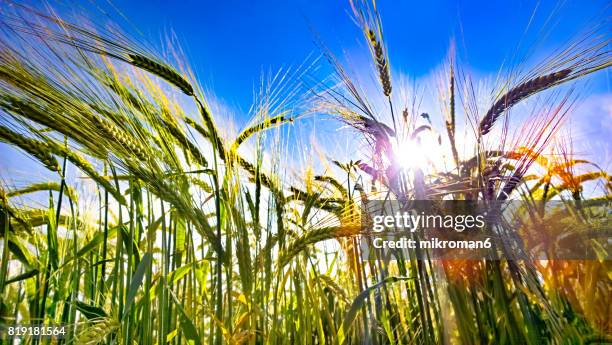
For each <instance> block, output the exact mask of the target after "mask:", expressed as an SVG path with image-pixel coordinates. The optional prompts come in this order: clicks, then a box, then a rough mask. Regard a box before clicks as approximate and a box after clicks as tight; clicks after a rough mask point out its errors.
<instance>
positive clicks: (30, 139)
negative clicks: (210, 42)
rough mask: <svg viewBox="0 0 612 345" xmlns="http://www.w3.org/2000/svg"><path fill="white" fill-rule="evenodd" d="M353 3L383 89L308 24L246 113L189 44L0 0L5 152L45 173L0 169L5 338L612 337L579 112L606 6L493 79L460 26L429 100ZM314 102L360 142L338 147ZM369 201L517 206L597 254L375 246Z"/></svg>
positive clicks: (531, 223) (599, 200) (605, 190)
mask: <svg viewBox="0 0 612 345" xmlns="http://www.w3.org/2000/svg"><path fill="white" fill-rule="evenodd" d="M105 4H106V3H105V2H104V3H103V2H101V3H100V4H98V5H99V6H105ZM608 7H609V6H608ZM347 8H348V9H349V10H350V11H349V12H350V14H347V16H351V18H352V19H353V21H354V23H355V24H357V26H358V28H359V30H360V31H361V33H360V34H361V37H356V39H359V40H360V42H361V44H362V45H361V47H362V48H363V49H364V50H363V52H364V54H366V56H367V57H368V58H369V61H368V63H369V65H367V66H364V67H362V68H361V69H362V70H364V71H366V72H365V73H366V74H368V75H370V77H371V79H372V80H373V81H374V83H373V85H370V86H365V85H363V83H362V81H360V80H359V78H356V77H355V74H354V71H353V68H354V66H353V65H351V64H350V63H349V62H347V59H345V58H344V55H342V52H339V51H333V50H332V49H330V48H329V47H328V46H327V45H326V42H324V41H323V40H320V39H318V38H317V35H316V30H313V37H314V38H313V40H314V41H315V42H316V43H315V44H316V47H317V51H316V53H315V54H313V56H311V57H308V58H306V57H303V56H299V57H296V58H297V59H303V58H306V60H305V62H304V63H303V64H301V65H297V66H295V67H290V68H284V69H280V70H279V71H278V72H276V71H274V72H272V73H264V74H263V76H261V78H260V79H257V78H259V76H250V77H253V79H257V80H258V83H257V84H256V87H255V88H254V92H253V104H252V106H251V108H250V110H249V111H248V114H249V116H250V120H249V121H248V123H246V125H244V126H242V125H240V126H239V125H237V124H236V122H233V121H232V120H231V119H229V117H228V116H227V115H226V114H224V113H222V112H219V111H217V110H216V109H215V106H214V99H213V97H209V96H208V93H209V90H207V89H205V88H204V86H203V85H205V84H201V83H200V82H199V81H198V77H197V76H196V73H194V72H193V71H192V69H191V68H190V64H189V61H188V60H187V58H186V57H185V56H186V55H185V54H184V53H183V51H182V50H181V49H180V48H179V46H178V45H175V44H173V45H169V46H168V47H167V48H168V49H165V50H164V51H157V50H155V49H151V48H150V47H148V46H147V45H146V44H144V43H142V42H141V40H137V39H134V38H133V37H134V36H132V35H131V34H130V32H131V31H130V30H129V29H127V28H118V27H116V26H113V25H109V24H108V23H107V22H104V23H97V22H95V21H89V20H87V19H86V18H87V17H85V18H83V17H82V16H79V17H74V16H70V15H65V16H64V15H59V14H58V13H57V12H55V11H54V10H53V8H52V7H51V6H42V5H41V6H36V7H31V6H30V5H24V4H21V3H19V2H12V1H7V2H3V3H2V4H0V18H1V19H0V22H1V23H2V24H1V28H0V47H1V51H0V142H1V144H0V145H1V146H0V150H3V151H6V152H11V154H14V155H18V157H20V158H19V159H20V160H21V161H24V162H28V163H27V164H30V165H31V164H34V166H35V167H36V168H35V169H31V170H28V171H27V175H28V176H27V179H26V178H25V177H23V176H16V175H10V174H6V173H5V171H6V170H4V169H6V168H8V165H9V164H8V161H7V162H2V163H0V171H1V172H2V175H0V176H2V179H1V180H0V258H1V261H0V328H2V329H3V331H2V333H0V341H1V342H2V343H5V344H91V345H93V344H158V345H159V344H167V343H168V344H177V345H180V344H193V345H200V344H201V345H206V344H210V345H213V344H338V345H340V344H512V345H523V344H530V345H531V344H533V345H537V344H608V343H612V317H611V315H612V310H611V307H610V306H611V305H612V265H611V263H612V261H610V260H611V257H610V238H611V237H610V230H611V229H612V227H611V223H610V214H611V212H610V211H611V202H612V199H611V196H612V177H611V176H610V175H609V173H608V171H607V170H606V169H607V168H606V165H605V164H602V162H601V160H600V161H592V160H590V158H585V157H587V156H588V157H593V156H595V157H597V156H598V155H602V154H603V153H601V152H598V151H596V150H597V148H596V147H595V148H593V150H595V151H593V152H591V153H588V155H586V156H581V154H584V153H585V152H576V150H575V142H574V138H573V137H572V135H571V134H572V133H571V126H568V125H567V123H568V122H570V121H581V117H580V116H581V114H578V113H576V112H575V111H574V110H575V109H576V106H577V105H578V104H579V103H580V101H581V97H582V95H583V92H586V91H585V90H587V89H586V88H585V84H584V82H588V80H589V78H591V77H592V76H594V75H601V74H604V75H605V74H607V75H609V73H610V69H609V67H610V65H611V63H612V52H611V50H610V44H611V42H610V32H609V28H610V23H609V18H604V19H603V20H601V21H598V22H594V23H593V25H592V26H591V27H589V28H586V31H583V33H581V34H580V35H578V36H577V37H575V38H571V39H568V40H567V41H566V45H565V46H561V47H557V48H558V49H557V50H555V51H554V52H552V53H551V52H548V51H546V52H543V54H539V55H537V56H539V57H541V58H539V60H538V61H536V62H535V63H533V64H530V65H527V64H523V65H521V64H517V65H512V66H500V73H499V76H498V77H497V79H496V80H494V81H493V82H490V83H489V84H485V85H487V86H491V87H490V88H489V89H488V90H484V91H483V87H482V84H479V80H478V78H477V76H475V75H474V74H473V73H472V72H471V70H470V69H469V68H467V64H466V61H465V59H463V58H462V56H463V55H462V54H461V52H460V48H459V47H460V45H455V44H451V45H450V48H449V49H448V54H447V57H446V58H445V59H444V61H441V66H442V67H441V68H439V70H438V73H437V74H436V78H434V79H432V80H431V85H427V87H429V88H431V89H432V90H435V94H436V95H437V97H435V98H434V103H435V107H436V108H435V109H423V108H422V107H420V106H419V104H420V101H419V99H420V97H421V96H420V95H419V93H418V88H415V87H412V86H411V85H410V83H405V82H403V81H402V80H400V78H398V77H397V74H396V73H395V71H396V70H395V68H391V66H392V65H391V64H393V66H394V67H395V66H398V65H401V64H402V62H401V61H392V60H391V59H390V57H389V51H392V50H393V49H394V48H393V47H392V46H387V44H386V41H385V37H384V35H383V25H384V23H385V20H384V19H385V17H384V13H380V12H379V11H378V8H377V4H376V2H368V1H359V0H354V1H351V2H348V3H347ZM385 33H386V32H385ZM319 66H327V67H328V68H329V69H330V70H331V72H330V73H329V74H328V75H327V76H325V77H321V78H319V77H318V76H319V74H318V73H315V72H313V71H315V70H316V69H317V68H319ZM483 92H484V93H486V95H487V97H484V98H483V97H482V95H481V94H482V93H483ZM225 96H228V97H229V96H231V95H225ZM517 107H520V109H521V113H522V114H523V115H524V116H518V111H514V110H515V108H517ZM434 114H441V115H440V117H441V118H439V119H437V120H436V119H432V118H433V117H434ZM435 116H437V115H435ZM315 118H322V119H324V121H322V122H320V123H318V126H329V128H334V130H335V131H337V133H339V134H338V136H342V138H345V139H346V142H347V143H345V145H346V147H345V148H343V151H344V154H342V155H340V154H337V152H338V151H339V150H338V147H336V146H337V145H335V146H334V145H332V144H330V143H331V142H332V140H333V139H336V138H326V137H325V135H323V134H320V133H318V132H317V131H318V129H316V128H315V126H312V125H311V124H310V122H309V121H311V120H312V119H315ZM517 119H520V121H518V120H517ZM440 123H441V124H442V125H441V126H440V125H439V124H440ZM299 135H301V136H302V138H297V136H299ZM608 140H609V139H608ZM305 147H309V151H308V153H307V154H305V153H304V151H303V150H305ZM301 150H302V151H301ZM299 157H302V158H304V157H306V158H305V159H302V160H300V159H298V158H299ZM604 159H605V158H604ZM604 163H605V162H604ZM24 164H25V163H24ZM28 166H29V165H28ZM26 180H27V181H28V182H27V183H20V182H21V181H26ZM372 200H393V201H394V202H397V203H399V204H400V205H404V204H408V203H410V202H412V201H415V200H427V201H429V202H438V201H443V200H444V201H447V200H456V201H479V202H485V203H489V202H491V203H492V202H494V201H495V202H510V201H511V202H514V203H516V204H517V205H519V207H520V209H521V210H522V215H523V216H524V218H523V220H522V221H521V222H520V223H516V224H514V223H513V224H510V223H504V224H502V225H499V227H500V228H499V229H500V231H501V230H508V229H506V228H504V227H514V230H517V229H518V230H517V231H518V232H519V233H521V234H531V235H533V236H535V237H537V236H539V235H541V236H544V237H545V238H546V240H547V241H550V243H549V244H550V245H553V246H555V248H557V249H558V250H562V249H563V248H566V246H567V241H570V242H574V243H575V240H573V238H577V237H572V236H580V238H582V239H584V243H586V246H587V247H588V248H586V247H584V248H583V247H581V250H584V251H585V252H589V253H594V254H593V256H591V257H588V258H587V257H585V258H573V259H571V260H569V259H563V258H559V256H555V255H553V254H551V253H550V252H547V251H545V250H541V251H540V252H538V255H539V256H538V259H535V258H534V259H533V260H512V259H509V256H508V257H499V258H493V259H484V258H478V259H471V260H467V259H435V258H433V257H431V256H430V255H432V253H430V252H429V251H427V250H426V251H425V252H417V251H416V250H407V251H399V250H391V251H390V252H389V253H390V254H389V255H388V256H385V255H382V254H380V253H379V254H375V257H373V258H372V257H368V258H366V257H364V255H363V253H362V250H363V247H362V246H361V245H360V244H361V243H362V240H363V238H364V237H366V236H367V234H366V233H364V229H363V226H364V221H365V222H367V221H369V220H368V214H367V212H365V211H364V207H363V206H364V205H365V204H367V203H368V202H370V201H372ZM547 205H549V206H551V207H548V208H547ZM552 205H554V207H552ZM536 228H537V229H538V232H533V231H531V232H530V229H536ZM502 238H503V237H502ZM568 238H569V240H568ZM523 240H524V241H530V240H534V241H535V240H536V239H531V237H529V238H528V236H527V235H525V238H524V239H523ZM508 241H510V240H508ZM564 241H565V242H564ZM564 243H565V244H564ZM581 243H582V242H581ZM498 245H499V246H500V247H502V250H509V251H512V250H515V249H508V248H505V247H504V242H502V243H498ZM390 257H392V259H391V258H390ZM12 325H29V326H32V325H45V326H47V325H48V326H52V327H55V326H58V325H61V326H62V327H63V328H62V329H63V330H64V331H63V332H65V333H64V334H62V336H61V337H36V336H33V335H26V336H17V335H15V334H14V333H9V332H8V331H7V330H8V327H10V326H12Z"/></svg>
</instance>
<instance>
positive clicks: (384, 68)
mask: <svg viewBox="0 0 612 345" xmlns="http://www.w3.org/2000/svg"><path fill="white" fill-rule="evenodd" d="M368 38H369V40H370V45H371V48H372V52H373V53H374V60H375V61H376V68H377V69H378V77H379V78H380V82H381V84H382V88H383V93H384V94H385V96H387V97H389V95H391V74H390V73H389V65H388V64H387V59H386V58H385V51H384V49H383V47H382V44H380V42H379V41H378V38H377V37H376V34H375V33H374V31H372V30H368Z"/></svg>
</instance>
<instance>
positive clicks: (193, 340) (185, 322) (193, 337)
mask: <svg viewBox="0 0 612 345" xmlns="http://www.w3.org/2000/svg"><path fill="white" fill-rule="evenodd" d="M166 289H167V290H168V291H169V292H170V296H172V300H174V305H176V309H177V310H178V311H179V314H180V316H181V318H180V321H181V332H183V335H184V336H185V338H186V339H187V342H188V343H190V344H194V345H202V342H201V341H200V336H199V335H198V331H197V329H196V328H195V326H194V325H193V322H191V318H190V317H189V316H188V315H187V313H186V312H185V309H183V306H182V305H181V302H180V301H179V300H178V299H177V298H176V296H175V295H174V292H172V290H170V289H168V286H166Z"/></svg>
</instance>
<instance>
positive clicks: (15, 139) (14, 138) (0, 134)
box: [0, 126, 61, 171]
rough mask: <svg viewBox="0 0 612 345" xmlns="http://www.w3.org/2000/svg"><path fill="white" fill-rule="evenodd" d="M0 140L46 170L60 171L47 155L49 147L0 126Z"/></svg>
mask: <svg viewBox="0 0 612 345" xmlns="http://www.w3.org/2000/svg"><path fill="white" fill-rule="evenodd" d="M0 139H2V140H5V141H6V142H9V143H11V144H13V145H15V146H17V147H19V148H20V149H22V150H24V151H25V152H27V153H29V154H30V155H32V156H34V157H35V158H36V159H38V160H39V161H40V162H41V163H42V164H43V165H44V166H45V167H46V168H47V169H49V170H51V171H60V170H61V169H60V166H59V163H58V162H57V160H56V159H55V157H53V155H51V154H50V153H49V147H48V146H47V145H46V144H45V143H43V142H40V141H37V140H33V139H30V138H26V137H24V136H23V135H21V134H19V133H16V132H13V131H12V130H10V129H8V128H6V127H4V126H0Z"/></svg>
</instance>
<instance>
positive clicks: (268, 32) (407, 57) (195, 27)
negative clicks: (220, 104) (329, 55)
mask: <svg viewBox="0 0 612 345" xmlns="http://www.w3.org/2000/svg"><path fill="white" fill-rule="evenodd" d="M606 3H607V1H605V0H596V1H578V0H570V1H565V2H561V3H559V2H557V1H542V2H540V3H537V2H535V1H523V0H514V1H438V0H428V1H418V2H414V1H379V3H378V6H379V10H380V13H381V16H382V18H383V27H384V32H385V40H386V42H387V45H388V47H389V54H390V60H391V64H392V67H393V69H394V70H400V71H402V72H403V73H407V74H409V75H411V76H413V77H419V76H421V75H424V74H426V73H428V72H429V71H431V70H432V69H433V68H435V67H436V66H438V65H439V63H440V61H441V60H442V59H443V58H444V57H445V55H446V53H447V49H448V46H449V41H450V40H451V38H453V37H454V38H455V40H456V41H457V45H458V46H459V50H460V51H461V50H462V51H463V52H464V53H467V59H468V61H469V64H470V66H471V67H472V68H474V69H476V70H478V71H481V72H483V73H494V72H496V71H497V69H498V68H499V66H500V65H501V63H502V62H503V61H504V59H505V58H507V57H509V56H510V55H511V54H512V53H513V51H514V50H515V47H516V46H517V44H518V43H519V41H521V38H522V37H523V34H524V32H525V29H526V28H527V26H528V23H529V21H530V19H531V17H532V13H533V12H534V10H535V9H536V8H537V11H536V15H535V17H534V21H533V23H532V26H531V29H530V31H529V32H528V33H527V34H526V35H525V37H524V38H523V40H524V42H529V41H533V40H534V39H538V38H539V37H541V35H539V33H540V31H539V29H540V28H541V27H542V24H543V23H544V22H546V21H547V20H548V19H549V18H550V17H551V15H552V18H550V22H549V24H548V25H547V26H546V27H547V28H548V29H552V33H551V35H550V36H549V37H548V39H547V40H546V42H545V43H544V44H542V45H540V46H538V50H540V51H546V50H548V49H549V48H553V47H554V48H557V47H559V46H560V45H562V44H563V43H565V42H567V41H568V39H569V38H571V37H572V36H573V35H575V34H576V33H577V32H579V31H580V30H581V29H585V28H586V27H587V25H588V24H589V23H591V24H592V19H593V18H595V17H597V18H600V19H601V18H602V12H605V10H606ZM114 5H115V6H116V8H118V9H119V10H121V11H122V12H123V14H124V15H125V16H126V17H127V18H129V19H130V21H131V22H132V23H133V24H134V26H135V27H137V28H139V29H140V30H141V31H142V33H143V34H144V36H145V37H148V38H149V39H151V38H152V39H153V41H154V42H159V41H160V39H159V38H160V37H161V36H162V35H163V34H164V32H169V31H170V30H173V31H174V32H175V33H176V34H177V36H178V37H179V39H180V41H181V44H182V45H183V47H184V48H185V50H186V51H187V54H188V58H189V60H190V62H191V64H192V66H193V67H194V68H195V70H196V71H197V73H198V78H199V79H200V82H201V83H203V84H205V85H206V86H208V87H210V88H212V89H214V91H215V93H216V94H217V95H219V96H221V97H223V98H224V99H225V101H226V102H228V103H231V104H234V105H240V106H241V107H246V109H248V105H249V104H250V102H251V98H252V88H253V83H254V82H255V81H257V79H258V77H259V75H260V73H261V71H262V68H264V69H268V68H272V69H276V68H279V67H281V66H287V65H292V64H293V65H295V64H299V63H300V62H302V61H303V60H304V59H305V57H306V56H307V55H308V54H309V53H312V52H317V48H316V46H315V45H314V43H313V37H314V35H313V30H314V31H316V32H317V33H318V34H319V35H320V36H321V37H322V39H323V41H324V42H325V44H326V45H328V46H329V47H330V48H331V49H332V51H334V52H336V53H339V52H341V51H342V49H344V50H347V51H349V52H350V51H351V50H353V49H363V43H362V42H363V40H362V36H361V35H360V33H359V31H358V29H357V27H356V25H355V24H354V22H353V21H352V19H351V13H350V12H351V10H350V6H349V4H348V1H344V0H287V1H261V0H260V1H236V0H228V1H173V2H171V1H161V0H144V1H143V0H118V1H115V2H114ZM608 7H609V6H608ZM608 12H609V11H608ZM553 13H554V14H553ZM461 46H465V48H467V49H461V48H462V47H461ZM523 46H528V45H527V44H523ZM604 79H605V78H604ZM604 84H605V82H602V83H598V88H601V87H604V86H605V85H604Z"/></svg>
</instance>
